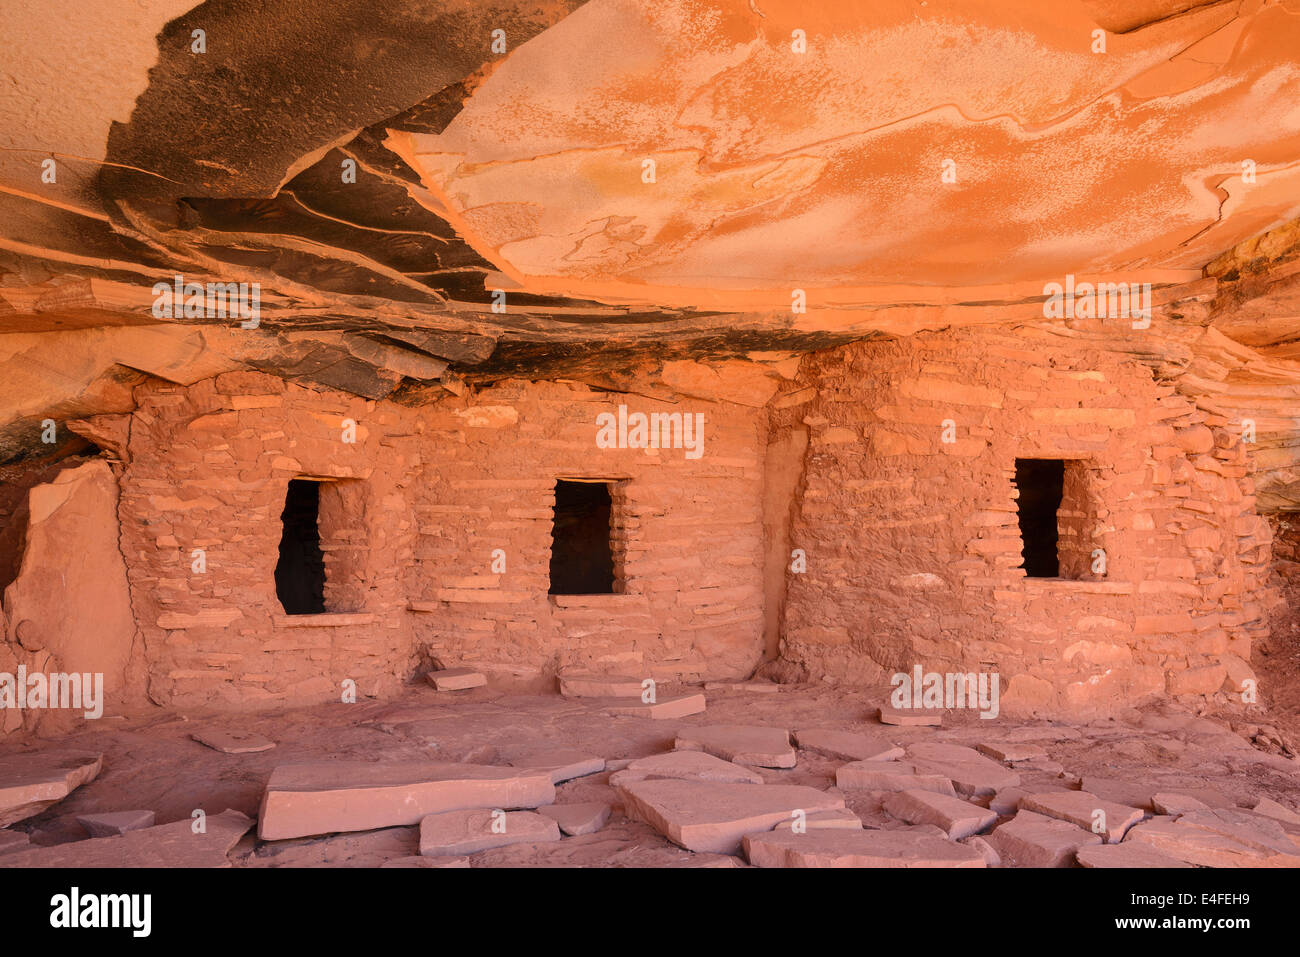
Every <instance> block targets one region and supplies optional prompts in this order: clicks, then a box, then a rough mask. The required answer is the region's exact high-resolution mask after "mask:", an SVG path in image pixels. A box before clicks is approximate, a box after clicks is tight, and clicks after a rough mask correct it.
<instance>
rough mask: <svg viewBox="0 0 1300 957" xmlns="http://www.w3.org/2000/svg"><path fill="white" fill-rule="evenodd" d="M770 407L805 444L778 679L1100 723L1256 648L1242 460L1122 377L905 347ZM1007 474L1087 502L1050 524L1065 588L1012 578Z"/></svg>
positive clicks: (987, 336)
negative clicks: (992, 689)
mask: <svg viewBox="0 0 1300 957" xmlns="http://www.w3.org/2000/svg"><path fill="white" fill-rule="evenodd" d="M789 396H790V398H789V399H788V400H786V401H789V402H794V403H798V404H793V405H791V406H790V407H789V408H786V409H778V410H777V411H775V412H774V413H773V418H772V422H773V432H774V435H779V434H780V433H782V432H783V431H786V430H792V429H798V428H807V429H809V430H811V440H810V445H809V450H808V453H807V456H806V461H805V470H804V478H803V483H802V488H801V492H800V500H799V503H798V506H797V515H796V520H795V523H794V528H793V531H792V536H791V542H792V545H794V546H796V547H799V548H802V549H803V550H804V551H805V552H806V556H807V571H806V572H804V573H803V574H791V575H790V576H789V579H788V596H787V600H786V606H785V613H784V618H783V643H782V656H783V659H784V660H785V661H786V662H787V663H788V664H789V665H792V666H794V668H795V669H796V671H798V672H801V673H803V674H805V675H807V676H810V677H819V676H823V675H826V676H831V677H835V678H839V679H843V680H857V681H863V680H880V679H883V678H885V677H886V676H887V675H888V674H890V673H893V672H896V671H910V670H911V669H912V667H913V666H914V665H916V664H921V665H923V666H924V667H925V668H926V669H927V670H935V671H940V672H944V671H962V672H970V671H985V672H996V673H998V674H999V675H1000V681H1001V687H1002V691H1003V707H1004V708H1009V709H1012V710H1015V709H1019V710H1022V711H1037V712H1042V713H1052V712H1074V713H1080V712H1089V711H1106V710H1109V709H1112V708H1114V707H1116V706H1118V705H1119V704H1121V703H1130V702H1134V701H1137V700H1140V699H1142V698H1143V697H1145V696H1148V695H1153V694H1163V693H1168V694H1213V693H1216V692H1218V691H1219V690H1220V689H1221V687H1224V686H1225V678H1226V674H1227V668H1226V664H1227V663H1229V662H1231V661H1232V660H1234V659H1248V658H1249V652H1250V642H1251V641H1252V640H1253V639H1255V638H1258V637H1260V636H1261V635H1263V634H1266V632H1267V623H1266V617H1267V615H1266V611H1265V608H1264V604H1263V602H1262V600H1261V590H1262V588H1263V583H1264V576H1265V574H1266V571H1267V566H1268V560H1269V558H1268V556H1269V541H1270V534H1269V529H1268V527H1267V524H1266V523H1265V522H1264V521H1263V520H1262V519H1261V518H1260V517H1259V516H1258V515H1256V514H1255V510H1254V496H1253V485H1252V480H1251V477H1250V465H1249V461H1248V458H1247V453H1246V451H1245V449H1244V448H1243V446H1242V445H1241V442H1240V440H1239V437H1238V436H1237V435H1235V434H1233V433H1232V432H1231V431H1230V430H1229V428H1228V427H1227V426H1228V423H1227V422H1226V421H1224V420H1221V419H1217V418H1216V417H1214V416H1212V415H1209V414H1207V413H1205V412H1203V411H1200V410H1198V409H1197V408H1196V407H1195V406H1194V405H1193V404H1192V403H1191V402H1189V401H1188V400H1187V399H1185V398H1183V397H1181V396H1179V395H1178V394H1177V393H1176V391H1175V389H1174V388H1173V387H1172V386H1171V385H1168V384H1163V383H1160V382H1158V381H1156V380H1155V379H1154V377H1153V374H1152V372H1151V371H1150V369H1149V368H1148V367H1146V366H1145V365H1143V364H1141V363H1139V362H1136V361H1133V360H1130V359H1125V358H1122V357H1118V356H1115V355H1113V354H1109V353H1105V352H1101V351H1097V350H1090V349H1088V348H1086V347H1081V346H1076V345H1074V344H1072V343H1070V342H1069V341H1068V340H1065V339H1062V340H1061V345H1060V347H1059V348H1056V347H1053V349H1052V350H1050V351H1046V352H1045V351H1043V350H1042V349H1039V348H1035V347H1033V346H1030V345H1029V344H1027V343H1026V341H1025V340H1024V339H1022V338H1016V337H1014V336H1011V335H1007V334H999V333H992V332H984V331H979V332H976V331H966V332H961V333H949V334H933V335H922V336H917V337H913V338H909V339H906V340H900V341H889V342H867V343H857V344H854V345H850V346H846V347H843V348H839V349H835V350H829V351H826V352H820V353H816V354H813V355H810V356H808V357H807V358H806V359H805V360H804V364H803V366H802V369H801V372H800V377H799V380H798V382H797V383H796V384H795V385H794V387H793V388H792V390H791V391H790V393H789ZM781 401H782V400H778V402H777V403H776V404H777V405H780V404H781ZM1017 458H1050V459H1062V460H1066V461H1067V463H1070V464H1074V465H1075V466H1076V470H1075V471H1076V476H1077V477H1076V479H1075V480H1074V481H1076V483H1077V484H1076V485H1075V486H1074V488H1073V490H1072V491H1071V492H1070V494H1072V495H1077V494H1079V493H1080V492H1082V494H1085V495H1087V496H1091V497H1092V501H1091V502H1090V504H1089V505H1088V507H1087V508H1085V509H1075V510H1073V511H1071V512H1070V513H1069V514H1062V516H1061V525H1062V530H1063V531H1064V532H1066V540H1067V543H1068V547H1069V549H1070V550H1071V551H1072V552H1073V553H1075V554H1078V553H1086V554H1087V555H1089V556H1093V557H1094V561H1093V563H1091V564H1089V565H1088V566H1087V568H1086V570H1083V569H1080V568H1079V567H1078V565H1079V563H1078V562H1072V563H1070V564H1072V566H1073V567H1071V568H1068V569H1066V571H1065V574H1070V573H1073V574H1076V575H1077V576H1078V577H1077V578H1073V579H1070V578H1064V577H1058V578H1028V577H1026V574H1025V570H1024V569H1023V568H1022V567H1020V566H1021V562H1022V555H1021V550H1022V538H1021V533H1020V528H1019V524H1018V513H1017V505H1016V497H1017V490H1016V488H1015V485H1014V477H1015V460H1016V459H1017ZM1097 559H1100V561H1097Z"/></svg>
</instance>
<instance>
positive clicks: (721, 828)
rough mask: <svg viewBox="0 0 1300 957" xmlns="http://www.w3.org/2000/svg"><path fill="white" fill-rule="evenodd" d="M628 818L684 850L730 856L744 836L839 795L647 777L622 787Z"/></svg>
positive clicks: (825, 805)
mask: <svg viewBox="0 0 1300 957" xmlns="http://www.w3.org/2000/svg"><path fill="white" fill-rule="evenodd" d="M618 790H619V793H620V794H621V795H622V796H623V806H624V809H625V810H626V812H627V814H628V816H629V817H632V818H635V819H636V820H639V821H644V822H645V823H646V824H649V825H650V826H651V827H653V828H654V829H655V830H657V831H658V832H659V833H660V834H662V835H664V837H666V838H668V840H670V841H672V842H673V843H674V844H677V845H679V846H681V847H684V848H686V849H687V850H688V851H702V852H707V853H713V854H734V853H736V852H737V851H738V850H739V848H740V841H741V838H743V837H744V836H745V835H746V834H753V833H755V832H759V831H768V830H771V829H772V828H773V827H775V826H776V825H777V824H779V823H780V822H781V821H784V820H791V819H793V816H794V812H795V811H803V812H804V813H805V814H812V813H813V812H814V811H830V810H837V809H842V808H843V807H844V799H843V798H840V797H833V796H832V795H830V794H826V793H825V792H824V791H818V790H817V789H816V788H810V787H803V786H801V785H789V784H730V783H722V782H715V781H681V780H651V781H632V782H631V783H629V784H625V785H622V786H621V787H620V788H619V789H618Z"/></svg>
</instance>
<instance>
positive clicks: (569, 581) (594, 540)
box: [550, 479, 616, 595]
mask: <svg viewBox="0 0 1300 957" xmlns="http://www.w3.org/2000/svg"><path fill="white" fill-rule="evenodd" d="M612 514H613V499H612V497H611V496H610V485H609V483H608V482H571V481H565V480H564V479H560V480H559V481H557V482H556V483H555V522H554V524H553V525H552V527H551V586H550V594H552V595H612V594H614V586H615V582H616V576H615V574H614V550H613V547H612V544H611V542H610V534H611V530H612V529H611V525H610V520H611V517H612Z"/></svg>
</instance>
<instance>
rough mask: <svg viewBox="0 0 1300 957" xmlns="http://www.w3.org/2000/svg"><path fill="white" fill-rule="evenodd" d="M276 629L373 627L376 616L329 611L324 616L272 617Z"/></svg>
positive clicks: (364, 613) (365, 613)
mask: <svg viewBox="0 0 1300 957" xmlns="http://www.w3.org/2000/svg"><path fill="white" fill-rule="evenodd" d="M271 621H272V623H273V624H274V625H275V627H276V628H347V627H349V626H351V625H373V624H374V622H375V616H374V615H372V614H370V613H368V612H350V611H337V612H330V611H327V612H325V614H323V615H272V616H271Z"/></svg>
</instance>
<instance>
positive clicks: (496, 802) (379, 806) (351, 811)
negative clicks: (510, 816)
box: [258, 761, 555, 841]
mask: <svg viewBox="0 0 1300 957" xmlns="http://www.w3.org/2000/svg"><path fill="white" fill-rule="evenodd" d="M554 801H555V785H554V784H553V783H552V782H551V775H550V773H549V772H547V771H531V770H521V769H518V768H500V767H493V766H489V765H482V764H443V763H435V762H428V761H402V762H380V763H370V762H366V761H327V762H322V763H319V764H286V765H281V766H280V767H278V768H276V769H275V770H274V771H273V772H272V773H271V779H270V781H268V782H267V785H266V793H265V795H263V797H262V810H261V814H260V817H259V822H258V836H259V837H261V839H262V840H264V841H278V840H284V839H286V838H293V837H308V836H311V835H313V834H331V833H334V832H337V831H370V830H374V829H375V828H380V827H397V826H403V825H411V824H418V823H419V822H420V820H421V819H423V818H425V817H427V816H428V815H430V814H438V813H441V812H443V811H456V810H465V809H472V808H483V807H489V808H505V809H514V808H534V807H538V806H540V805H543V804H552V803H554Z"/></svg>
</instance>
